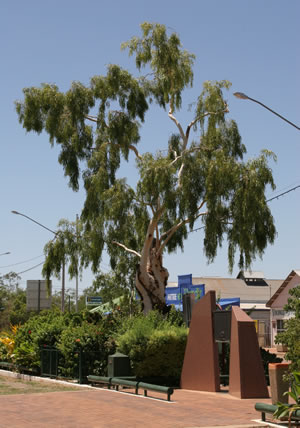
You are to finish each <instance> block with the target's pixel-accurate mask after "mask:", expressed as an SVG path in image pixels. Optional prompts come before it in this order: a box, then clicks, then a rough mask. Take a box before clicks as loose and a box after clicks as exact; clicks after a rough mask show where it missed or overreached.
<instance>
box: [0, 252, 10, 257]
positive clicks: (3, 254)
mask: <svg viewBox="0 0 300 428" xmlns="http://www.w3.org/2000/svg"><path fill="white" fill-rule="evenodd" d="M6 254H10V251H6V253H1V254H0V256H6Z"/></svg>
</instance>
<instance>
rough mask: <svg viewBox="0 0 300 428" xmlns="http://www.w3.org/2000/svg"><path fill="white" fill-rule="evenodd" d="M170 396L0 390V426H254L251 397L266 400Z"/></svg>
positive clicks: (217, 395) (209, 395) (184, 394)
mask: <svg viewBox="0 0 300 428" xmlns="http://www.w3.org/2000/svg"><path fill="white" fill-rule="evenodd" d="M149 394H150V392H149ZM157 397H158V395H157ZM172 400H173V402H167V401H164V400H151V399H148V398H144V397H143V396H138V397H137V396H135V395H133V394H128V393H122V392H119V393H118V392H115V391H110V390H102V389H94V388H93V389H87V388H84V389H80V390H79V391H78V390H76V391H68V392H51V393H44V394H30V395H7V396H0V409H1V413H0V428H50V427H55V428H99V427H100V428H101V427H108V428H109V427H122V428H123V427H125V428H129V427H130V428H135V427H138V428H139V427H142V428H153V427H155V428H157V427H163V428H165V427H166V428H167V427H172V428H177V427H178V428H179V427H180V428H184V427H185V428H192V427H219V426H238V427H240V426H242V427H243V428H246V426H248V427H254V426H255V427H256V426H258V424H257V423H253V422H251V421H252V420H253V419H259V414H258V413H257V412H256V411H255V410H254V403H255V402H257V401H265V402H270V400H269V399H265V400H253V399H251V400H239V399H237V398H233V397H231V396H230V395H229V394H227V393H205V392H195V391H186V390H176V391H175V392H174V394H173V396H172Z"/></svg>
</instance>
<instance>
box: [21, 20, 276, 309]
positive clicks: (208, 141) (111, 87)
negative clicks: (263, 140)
mask: <svg viewBox="0 0 300 428" xmlns="http://www.w3.org/2000/svg"><path fill="white" fill-rule="evenodd" d="M141 29H142V37H141V38H138V37H134V38H132V39H131V40H130V41H129V42H127V43H124V44H123V46H122V47H123V48H128V49H129V54H130V55H134V56H135V63H136V68H137V76H134V75H133V74H131V73H129V72H128V71H126V70H124V69H122V68H121V67H120V66H118V65H110V66H109V67H108V70H107V74H106V75H105V76H94V77H93V78H92V79H91V82H90V85H89V86H84V85H83V84H81V83H78V82H76V83H72V85H71V88H70V89H69V90H68V91H67V92H65V93H63V92H60V91H59V89H58V87H57V86H55V85H50V84H43V85H42V86H41V87H31V88H25V89H24V100H23V101H21V102H17V103H16V109H17V113H18V116H19V121H20V123H22V125H23V127H24V128H25V129H26V130H27V131H35V132H37V133H40V132H42V131H46V132H47V133H48V134H49V140H50V144H51V145H53V144H57V145H59V146H60V148H61V151H60V155H59V162H60V163H61V164H62V166H63V168H64V171H65V175H66V176H68V177H69V180H70V185H71V187H72V188H73V189H74V190H78V188H79V182H80V178H82V179H83V182H84V187H85V190H86V200H85V204H84V207H83V210H82V214H81V221H82V222H83V224H84V230H85V239H86V245H85V246H83V247H85V256H84V258H83V259H85V261H86V260H87V258H88V260H90V261H91V262H92V263H93V267H94V269H95V270H96V269H97V268H98V266H99V262H100V260H101V254H102V251H103V249H104V248H106V249H107V251H108V253H109V254H110V257H111V263H112V266H115V265H116V264H117V263H118V262H119V260H121V261H122V260H123V263H124V254H126V255H127V257H128V255H130V256H132V257H134V258H136V288H137V291H138V293H139V294H140V296H141V299H142V302H143V307H144V311H145V312H147V311H149V310H150V309H152V308H153V307H155V306H156V307H158V308H159V309H161V310H165V297H164V294H165V286H166V284H167V280H168V276H169V273H168V270H167V269H166V268H165V267H164V266H163V254H164V252H165V251H168V252H172V251H175V250H176V249H177V248H183V246H184V241H185V240H186V239H187V237H188V233H189V230H190V229H192V228H193V227H194V223H195V221H196V220H197V219H200V221H201V220H202V223H203V226H204V234H205V237H204V252H205V255H206V257H207V259H208V261H209V262H211V261H213V260H214V258H215V256H216V253H217V249H218V247H220V246H221V245H222V242H223V239H224V238H226V239H227V243H228V261H229V268H230V269H231V270H232V268H233V265H234V257H235V254H236V253H238V257H239V266H240V267H245V268H247V267H249V266H250V264H251V262H252V260H253V259H254V258H255V256H256V255H260V256H261V255H262V254H263V251H264V249H265V248H266V246H267V244H268V243H273V241H274V238H275V233H276V232H275V227H274V222H273V217H272V215H271V212H270V210H269V207H268V205H267V202H266V197H265V190H266V187H267V186H268V185H270V186H271V187H272V188H274V182H273V177H272V172H271V170H270V168H269V166H268V163H267V158H268V157H269V156H270V155H271V153H269V152H267V151H263V152H262V153H261V155H260V156H259V157H257V158H255V159H251V160H248V161H243V155H244V154H245V152H246V148H245V146H244V145H243V144H242V142H241V137H240V134H239V131H238V128H237V124H236V123H235V122H234V121H233V120H227V119H226V116H227V115H228V113H229V110H228V106H227V103H226V101H225V99H224V96H223V90H226V89H229V87H230V83H229V82H228V81H220V82H210V81H208V82H205V83H204V86H203V91H202V92H201V93H200V94H199V97H198V99H197V102H196V104H195V105H194V113H191V115H192V116H191V119H190V122H189V123H188V124H187V125H185V126H184V125H183V124H181V123H180V122H179V120H178V119H177V117H178V115H176V113H177V112H178V111H179V110H180V109H181V104H182V93H183V91H184V90H185V89H187V88H188V87H191V86H192V84H193V71H192V67H193V63H194V59H195V57H194V55H192V54H190V53H189V52H187V51H185V50H183V49H182V47H181V44H180V40H179V37H178V35H177V34H174V33H173V34H171V35H170V36H168V34H167V31H166V28H165V26H163V25H159V24H150V23H144V24H142V25H141ZM143 70H145V73H144V75H142V73H141V72H142V71H143ZM151 103H153V104H155V105H157V106H158V107H161V108H162V109H163V110H165V111H166V112H167V114H166V117H167V118H168V119H169V120H171V121H172V122H173V124H174V134H172V135H170V138H169V141H168V142H165V141H161V149H162V150H161V151H158V152H157V153H150V152H144V151H143V146H142V144H140V128H141V125H142V124H143V122H144V119H145V113H146V111H147V110H148V108H149V106H150V104H151ZM153 126H155V123H153ZM197 129H198V130H199V132H198V134H199V136H198V137H197V138H196V139H195V138H194V140H193V139H192V138H191V137H192V134H193V133H192V132H191V131H195V130H197ZM194 135H196V133H194ZM139 147H141V149H140V148H139ZM164 149H167V150H164ZM130 153H132V154H133V156H134V157H135V161H136V163H135V165H136V168H137V171H138V177H139V178H138V180H137V182H136V184H135V186H129V184H128V183H127V181H126V177H124V178H119V176H118V175H117V171H118V169H119V167H120V165H121V162H122V163H123V162H124V161H129V160H131V159H132V157H130V158H129V154H130ZM81 170H82V173H81V172H80V171H81ZM50 271H51V263H50V264H48V274H50V273H49V272H50Z"/></svg>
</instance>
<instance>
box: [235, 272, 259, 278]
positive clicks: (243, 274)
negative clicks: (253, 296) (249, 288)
mask: <svg viewBox="0 0 300 428" xmlns="http://www.w3.org/2000/svg"><path fill="white" fill-rule="evenodd" d="M237 278H240V279H244V278H245V279H265V274H264V273H263V272H261V271H249V270H245V271H242V270H241V271H240V272H239V274H238V276H237Z"/></svg>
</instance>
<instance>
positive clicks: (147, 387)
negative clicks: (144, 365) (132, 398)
mask: <svg viewBox="0 0 300 428" xmlns="http://www.w3.org/2000/svg"><path fill="white" fill-rule="evenodd" d="M138 387H139V388H141V389H143V390H144V396H145V397H147V391H156V392H161V393H163V394H167V396H168V401H170V399H171V395H172V394H173V392H174V388H172V387H170V386H161V385H153V384H151V383H144V382H139V385H138Z"/></svg>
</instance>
